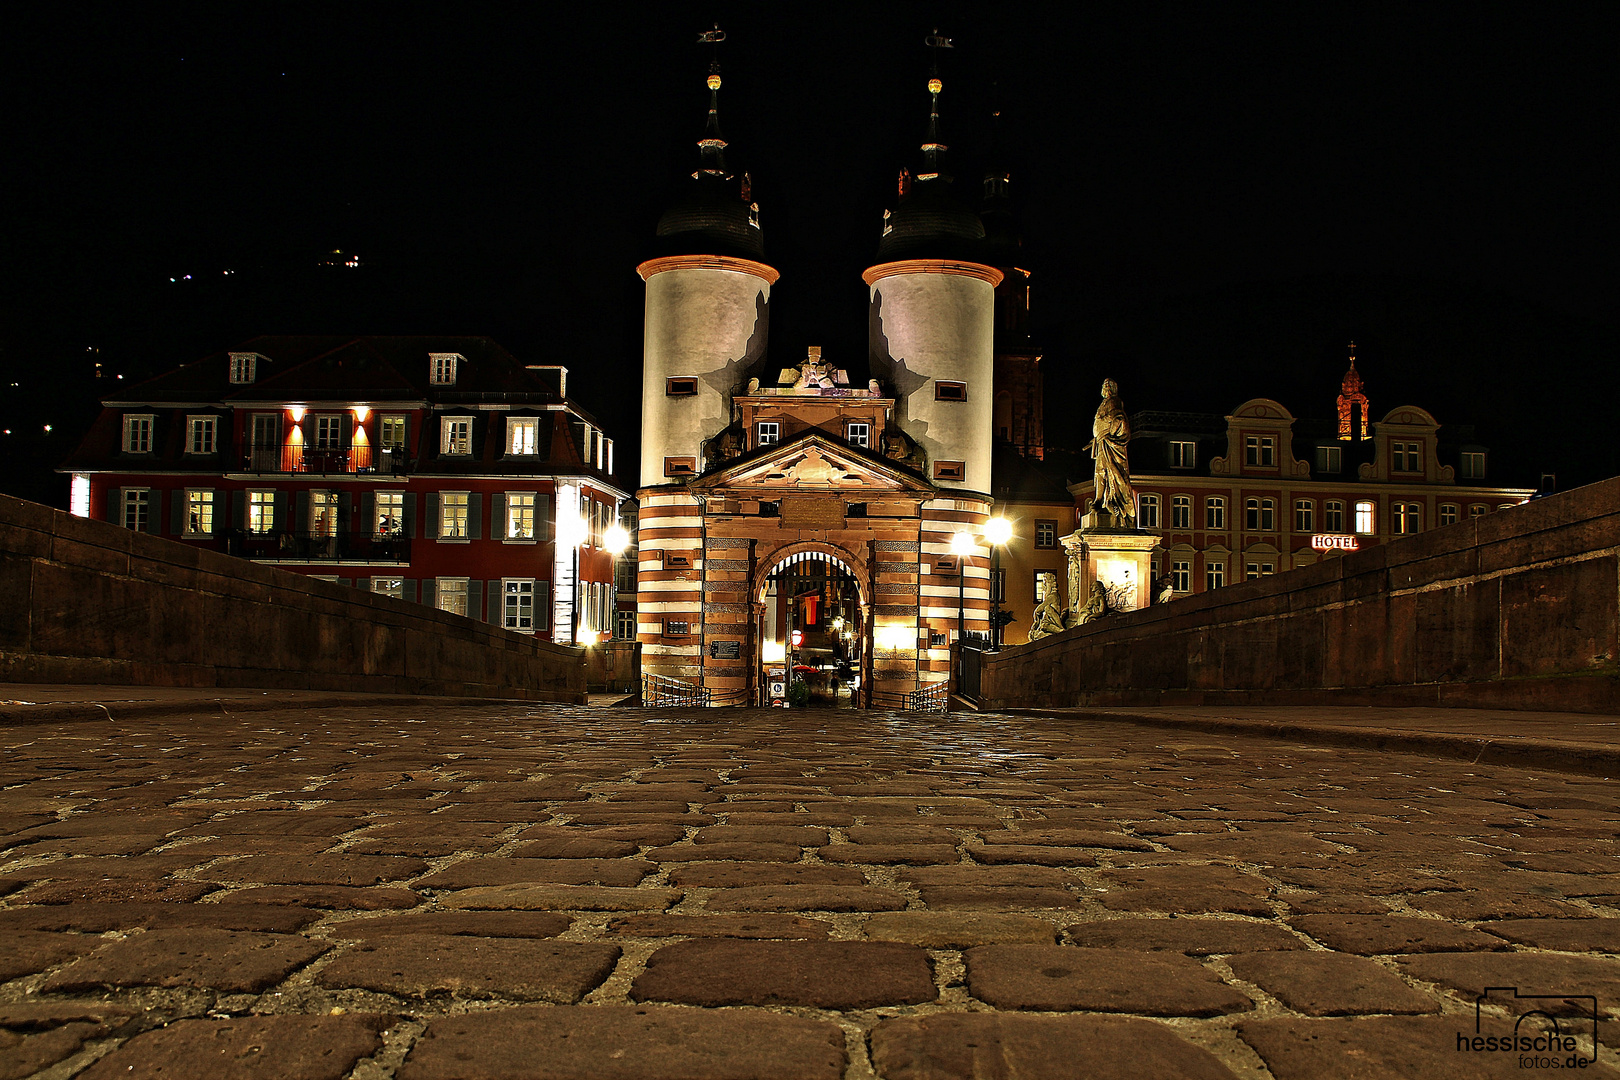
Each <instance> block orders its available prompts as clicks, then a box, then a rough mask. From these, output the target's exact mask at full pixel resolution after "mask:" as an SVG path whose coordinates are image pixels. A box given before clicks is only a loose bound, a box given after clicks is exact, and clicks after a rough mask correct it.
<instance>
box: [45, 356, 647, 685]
mask: <svg viewBox="0 0 1620 1080" xmlns="http://www.w3.org/2000/svg"><path fill="white" fill-rule="evenodd" d="M613 458H614V447H613V440H612V439H610V438H609V437H608V436H607V435H606V434H605V433H604V432H603V431H602V429H601V427H600V426H599V425H598V424H597V422H596V421H595V419H594V418H593V417H592V416H591V414H590V413H588V412H586V411H585V410H584V409H583V408H581V407H580V405H579V404H578V403H577V402H575V401H574V400H573V399H571V398H570V397H569V396H568V371H567V369H566V368H564V367H561V366H559V365H554V364H524V363H522V362H521V361H519V360H518V359H517V358H516V357H514V356H512V355H511V354H510V353H508V352H507V351H506V350H505V349H503V348H502V347H501V346H500V345H498V344H496V343H495V342H493V341H491V340H489V339H488V338H482V337H341V336H339V337H257V338H253V339H251V340H248V341H245V342H243V343H242V344H240V345H238V346H236V347H235V348H233V349H230V350H227V351H222V352H218V353H215V354H213V355H211V356H206V357H204V358H202V359H201V360H198V361H196V362H193V363H190V364H185V365H183V366H181V367H179V368H177V369H175V370H174V371H171V372H168V373H166V374H164V375H160V376H158V377H157V378H154V379H151V380H148V381H146V382H144V383H141V384H139V385H136V386H132V387H130V388H128V389H121V390H120V392H119V393H118V395H117V396H116V397H113V398H108V399H107V400H106V401H104V402H103V410H102V412H101V415H100V417H99V418H98V419H97V420H96V421H95V423H94V424H93V425H92V427H91V430H90V431H89V433H88V434H87V435H86V436H85V438H84V441H83V442H82V443H81V444H80V446H79V447H78V449H77V450H76V451H75V452H74V454H73V456H72V457H71V458H70V459H69V460H68V461H67V462H66V463H65V464H64V465H63V466H62V471H63V472H67V473H70V474H71V475H72V495H71V499H72V509H73V512H74V513H76V514H79V515H80V516H84V517H95V518H101V519H104V520H107V521H112V522H116V523H119V524H122V525H124V526H126V527H128V528H131V529H138V530H141V531H144V532H150V533H154V534H157V535H160V536H167V537H169V538H171V539H174V540H177V541H179V542H181V543H184V544H189V545H195V546H197V547H206V548H210V549H213V550H218V551H224V552H226V553H229V554H233V555H240V556H242V557H244V558H248V559H253V560H255V561H259V562H266V563H274V564H275V565H277V566H279V567H281V568H283V569H288V570H293V571H296V572H298V573H304V574H309V575H312V576H316V577H322V578H326V579H328V580H333V581H339V582H344V583H348V584H352V585H355V586H357V587H359V588H364V589H367V590H369V591H372V592H377V593H383V594H386V595H389V596H393V597H396V598H399V599H403V600H411V601H416V602H419V603H423V604H430V605H434V606H437V607H439V608H442V609H444V610H446V611H451V612H454V613H456V614H460V615H465V616H467V617H469V618H473V619H481V620H484V621H486V622H490V623H495V624H497V625H500V626H504V627H506V628H508V629H511V630H515V631H518V632H521V633H531V634H535V635H537V636H541V637H547V638H550V639H551V640H554V641H561V642H577V643H580V644H592V645H594V644H599V643H602V642H605V641H609V640H611V639H612V638H613V637H614V636H615V631H616V630H617V636H618V637H619V638H620V639H627V638H628V637H629V636H630V631H631V623H630V621H629V620H620V619H617V618H616V615H615V610H616V607H617V604H616V600H615V590H614V555H613V554H612V553H611V552H610V551H609V550H608V548H609V543H608V537H609V534H610V530H611V529H612V528H613V526H614V524H615V522H616V521H617V520H618V516H619V507H620V504H621V503H622V502H623V501H624V500H625V498H626V493H625V492H624V491H622V490H621V489H620V488H619V487H618V486H617V485H616V483H615V481H614V479H613V470H614V466H615V462H614V460H613ZM625 666H626V667H628V665H627V664H626V665H625Z"/></svg>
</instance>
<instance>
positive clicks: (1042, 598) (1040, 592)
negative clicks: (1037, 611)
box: [1035, 570, 1048, 604]
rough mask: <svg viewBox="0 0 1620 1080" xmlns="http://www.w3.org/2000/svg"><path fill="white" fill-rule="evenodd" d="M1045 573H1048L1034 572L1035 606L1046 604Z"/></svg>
mask: <svg viewBox="0 0 1620 1080" xmlns="http://www.w3.org/2000/svg"><path fill="white" fill-rule="evenodd" d="M1047 573H1048V571H1041V570H1037V571H1036V572H1035V602H1036V603H1037V604H1044V603H1046V574H1047Z"/></svg>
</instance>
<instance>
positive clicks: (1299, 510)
mask: <svg viewBox="0 0 1620 1080" xmlns="http://www.w3.org/2000/svg"><path fill="white" fill-rule="evenodd" d="M1315 528H1316V504H1315V503H1313V502H1311V500H1309V499H1295V500H1294V531H1295V532H1300V533H1308V532H1310V531H1312V530H1313V529H1315Z"/></svg>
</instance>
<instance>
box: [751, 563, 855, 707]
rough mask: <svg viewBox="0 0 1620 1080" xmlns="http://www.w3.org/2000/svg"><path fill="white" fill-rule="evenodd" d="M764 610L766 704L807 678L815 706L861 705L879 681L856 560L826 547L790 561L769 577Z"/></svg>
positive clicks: (760, 655) (760, 658)
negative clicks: (874, 672) (875, 680)
mask: <svg viewBox="0 0 1620 1080" xmlns="http://www.w3.org/2000/svg"><path fill="white" fill-rule="evenodd" d="M756 611H757V612H758V615H757V624H756V627H755V629H756V633H755V635H754V640H755V641H756V642H758V643H759V644H758V647H757V649H756V655H755V663H756V668H757V670H758V672H759V683H758V685H759V686H760V687H761V688H762V690H763V693H762V697H761V704H766V705H770V704H774V703H776V702H777V701H780V700H784V699H785V698H786V696H787V693H788V690H789V688H790V687H791V685H792V682H793V680H794V679H795V678H802V679H803V680H804V682H805V685H806V686H807V687H808V689H809V691H810V701H809V704H810V705H812V706H820V707H823V708H856V707H859V703H860V700H861V693H862V691H863V688H864V687H865V686H866V684H867V683H868V682H869V681H870V679H871V641H870V639H871V633H870V627H869V618H870V616H869V614H868V612H869V609H868V607H867V605H866V602H865V597H864V590H863V589H862V587H861V578H860V575H859V574H858V573H857V571H856V569H855V566H854V565H853V564H852V561H851V560H848V559H845V558H843V557H841V556H840V555H838V554H836V553H834V552H831V551H827V550H823V549H821V548H819V547H818V548H814V549H809V550H800V551H794V552H791V553H790V554H787V555H784V556H782V557H781V558H780V559H778V560H777V561H776V562H775V563H773V564H771V565H770V567H769V569H768V570H766V572H765V573H764V575H763V576H762V580H761V582H760V586H759V590H758V593H757V596H756ZM795 632H797V634H798V644H797V645H795V644H794V640H795Z"/></svg>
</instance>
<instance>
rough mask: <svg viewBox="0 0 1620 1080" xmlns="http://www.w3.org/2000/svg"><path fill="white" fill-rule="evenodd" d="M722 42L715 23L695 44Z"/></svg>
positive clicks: (723, 35)
mask: <svg viewBox="0 0 1620 1080" xmlns="http://www.w3.org/2000/svg"><path fill="white" fill-rule="evenodd" d="M724 40H726V32H725V31H724V30H722V29H720V24H719V23H715V24H714V29H713V30H705V31H703V32H702V33H701V34H699V35H698V39H697V43H698V44H699V45H718V44H720V43H721V42H722V41H724ZM947 44H948V43H947Z"/></svg>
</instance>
